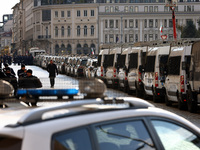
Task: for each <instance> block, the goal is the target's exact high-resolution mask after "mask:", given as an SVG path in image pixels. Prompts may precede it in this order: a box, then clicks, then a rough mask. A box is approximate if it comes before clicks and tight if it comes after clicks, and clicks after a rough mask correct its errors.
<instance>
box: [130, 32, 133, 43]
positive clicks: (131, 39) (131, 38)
mask: <svg viewBox="0 0 200 150" xmlns="http://www.w3.org/2000/svg"><path fill="white" fill-rule="evenodd" d="M129 42H130V43H131V42H133V34H130V35H129Z"/></svg>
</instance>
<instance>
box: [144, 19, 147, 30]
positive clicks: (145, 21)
mask: <svg viewBox="0 0 200 150" xmlns="http://www.w3.org/2000/svg"><path fill="white" fill-rule="evenodd" d="M144 28H147V19H145V20H144Z"/></svg>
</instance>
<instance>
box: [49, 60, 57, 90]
mask: <svg viewBox="0 0 200 150" xmlns="http://www.w3.org/2000/svg"><path fill="white" fill-rule="evenodd" d="M47 71H48V72H49V79H50V84H51V88H53V87H54V84H55V77H56V74H57V75H58V69H57V66H56V65H55V64H54V63H53V60H50V64H48V66H47Z"/></svg>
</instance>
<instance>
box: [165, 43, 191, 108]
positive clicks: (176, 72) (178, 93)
mask: <svg viewBox="0 0 200 150" xmlns="http://www.w3.org/2000/svg"><path fill="white" fill-rule="evenodd" d="M190 60H191V45H188V46H184V45H182V46H172V47H171V52H170V56H169V60H168V75H167V78H166V82H165V87H166V95H165V103H166V105H167V106H169V105H171V104H172V102H176V103H178V108H179V109H186V107H187V100H186V99H187V96H186V91H187V83H188V81H187V78H188V77H187V75H188V73H189V66H190Z"/></svg>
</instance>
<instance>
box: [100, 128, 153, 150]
mask: <svg viewBox="0 0 200 150" xmlns="http://www.w3.org/2000/svg"><path fill="white" fill-rule="evenodd" d="M99 128H100V129H101V131H103V132H104V133H107V134H110V135H114V136H119V137H123V138H127V139H131V140H133V141H139V142H142V143H144V144H143V145H141V146H140V147H138V148H137V150H138V149H141V148H143V147H144V145H148V146H150V147H152V148H154V145H153V144H150V143H148V142H146V141H144V140H142V139H136V138H132V137H129V136H126V135H121V134H117V133H112V132H108V131H105V130H104V129H103V128H102V127H101V126H100V127H99Z"/></svg>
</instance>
